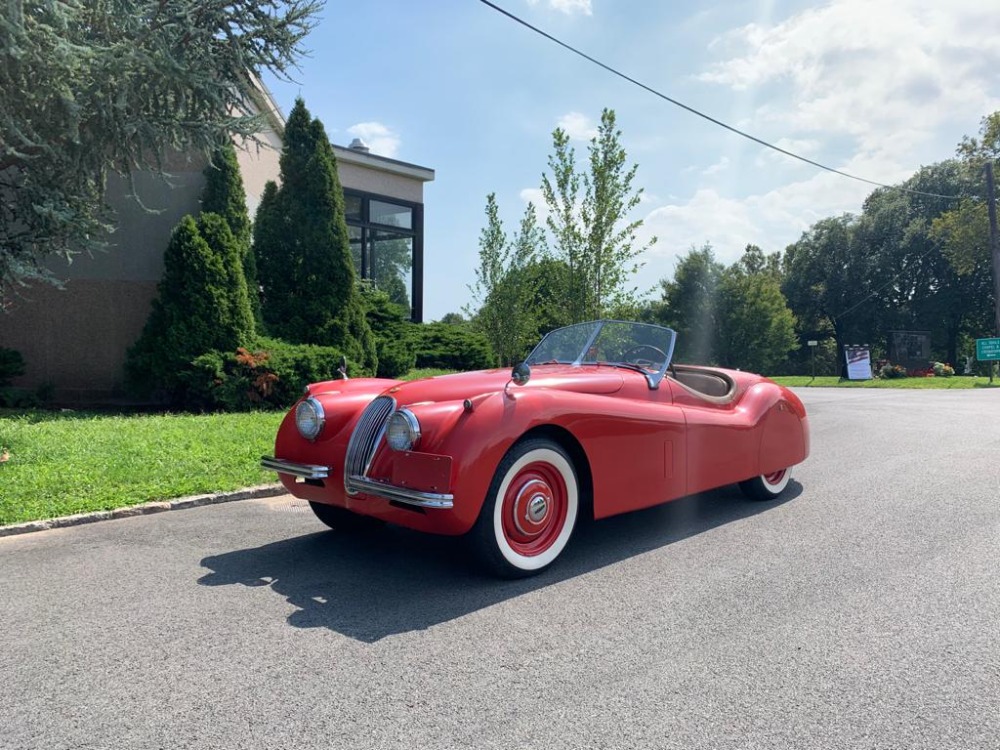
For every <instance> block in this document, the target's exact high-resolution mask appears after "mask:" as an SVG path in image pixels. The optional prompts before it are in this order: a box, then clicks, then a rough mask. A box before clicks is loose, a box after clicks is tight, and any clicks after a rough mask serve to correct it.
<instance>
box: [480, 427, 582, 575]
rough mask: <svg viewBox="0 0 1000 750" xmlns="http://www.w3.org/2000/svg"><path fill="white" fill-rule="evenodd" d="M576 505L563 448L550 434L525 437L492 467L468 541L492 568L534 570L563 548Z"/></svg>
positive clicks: (575, 488) (517, 571)
mask: <svg viewBox="0 0 1000 750" xmlns="http://www.w3.org/2000/svg"><path fill="white" fill-rule="evenodd" d="M579 507H580V483H579V481H578V479H577V475H576V469H575V467H574V466H573V460H572V459H571V458H570V457H569V455H568V454H567V453H566V451H564V450H563V449H562V448H561V447H560V446H559V445H558V444H557V443H554V442H552V441H551V440H545V439H537V438H535V439H529V440H525V441H523V442H521V443H518V444H517V445H515V446H514V447H513V448H511V449H510V451H508V453H507V455H506V456H504V458H503V460H502V461H501V462H500V465H499V466H498V467H497V470H496V473H495V474H494V475H493V481H492V482H491V483H490V488H489V491H488V492H487V494H486V500H485V502H484V503H483V507H482V509H481V510H480V513H479V519H478V520H477V521H476V525H475V527H474V528H473V533H472V542H473V544H475V545H476V552H477V554H478V555H479V556H480V558H481V559H482V561H483V562H484V563H485V565H486V567H487V568H488V569H489V570H490V571H492V572H493V573H496V574H497V575H500V576H503V577H505V578H522V577H524V576H530V575H534V574H536V573H539V572H541V571H542V570H544V569H545V568H547V567H548V566H549V565H551V564H552V563H553V562H554V561H555V560H556V558H558V557H559V555H560V554H561V553H562V551H563V550H564V549H565V548H566V545H567V544H568V543H569V539H570V537H571V536H572V534H573V529H574V527H575V526H576V519H577V515H578V511H579Z"/></svg>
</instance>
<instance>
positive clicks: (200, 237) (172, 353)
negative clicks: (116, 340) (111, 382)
mask: <svg viewBox="0 0 1000 750" xmlns="http://www.w3.org/2000/svg"><path fill="white" fill-rule="evenodd" d="M163 264H164V270H163V278H162V280H161V281H160V284H159V286H158V287H157V298H156V299H155V300H154V301H153V308H152V311H151V312H150V315H149V319H148V320H147V321H146V326H145V328H143V331H142V334H141V335H140V337H139V340H138V341H136V343H135V344H134V345H133V346H132V347H131V348H130V349H129V351H128V354H127V357H126V362H125V370H126V376H127V379H128V381H129V383H130V384H131V386H132V387H133V388H134V389H135V390H137V391H138V392H139V393H142V394H146V395H148V394H150V393H154V392H157V391H162V392H163V393H165V394H166V395H168V396H169V397H171V398H172V399H174V400H183V395H184V394H183V390H184V382H183V379H182V378H181V377H180V374H181V373H183V371H184V370H185V369H186V368H187V367H189V366H190V363H191V362H192V360H194V359H195V357H198V356H200V355H201V354H204V353H205V352H208V351H211V350H213V349H214V350H221V351H228V350H233V351H235V349H236V348H237V347H239V346H245V345H247V344H249V343H250V342H251V341H252V340H253V338H254V335H255V331H254V326H253V317H252V314H251V312H250V306H249V299H248V297H247V289H246V281H245V280H244V278H243V269H242V265H241V263H240V258H239V249H238V247H237V244H236V242H235V240H234V239H233V236H232V232H230V231H229V226H228V225H227V224H226V222H225V221H224V220H223V219H222V217H220V216H218V215H217V214H202V216H201V217H199V219H198V221H197V222H196V221H195V220H194V219H193V218H191V217H190V216H185V217H184V218H183V219H181V221H180V223H179V224H178V225H177V227H176V228H175V229H174V232H173V235H172V236H171V238H170V244H169V245H168V247H167V251H166V253H165V254H164V257H163Z"/></svg>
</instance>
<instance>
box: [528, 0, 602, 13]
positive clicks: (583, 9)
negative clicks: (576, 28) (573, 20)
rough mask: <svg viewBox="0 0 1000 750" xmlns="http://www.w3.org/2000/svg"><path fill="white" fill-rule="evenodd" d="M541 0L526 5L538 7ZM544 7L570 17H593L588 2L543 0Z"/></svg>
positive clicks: (533, 0) (581, 0) (529, 0)
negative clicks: (577, 15)
mask: <svg viewBox="0 0 1000 750" xmlns="http://www.w3.org/2000/svg"><path fill="white" fill-rule="evenodd" d="M541 1H542V0H528V5H538V3H539V2H541ZM544 2H545V5H547V6H548V7H550V8H552V9H553V10H558V11H560V12H561V13H565V14H566V15H567V16H571V15H573V14H574V13H582V14H583V15H585V16H590V15H593V13H594V10H593V8H592V7H591V4H590V0H544Z"/></svg>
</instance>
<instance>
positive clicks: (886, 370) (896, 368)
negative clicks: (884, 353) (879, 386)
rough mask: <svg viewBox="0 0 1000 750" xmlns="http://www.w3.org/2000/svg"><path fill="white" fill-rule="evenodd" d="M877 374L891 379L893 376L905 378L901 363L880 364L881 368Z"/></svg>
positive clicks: (904, 370)
mask: <svg viewBox="0 0 1000 750" xmlns="http://www.w3.org/2000/svg"><path fill="white" fill-rule="evenodd" d="M879 376H880V377H883V378H886V379H887V380H891V379H894V378H905V377H906V368H905V367H903V366H902V365H894V364H892V363H889V364H886V365H883V366H882V369H881V370H879Z"/></svg>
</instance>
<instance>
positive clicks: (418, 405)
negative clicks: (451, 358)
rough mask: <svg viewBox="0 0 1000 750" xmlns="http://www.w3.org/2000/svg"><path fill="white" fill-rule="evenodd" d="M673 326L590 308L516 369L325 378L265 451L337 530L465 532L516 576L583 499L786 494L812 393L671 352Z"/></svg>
mask: <svg viewBox="0 0 1000 750" xmlns="http://www.w3.org/2000/svg"><path fill="white" fill-rule="evenodd" d="M675 338H676V335H675V333H674V332H673V331H672V330H670V329H668V328H661V327H660V326H654V325H645V324H640V323H628V322H622V321H595V322H590V323H580V324H577V325H572V326H568V327H566V328H560V329H558V330H555V331H552V332H551V333H549V334H548V335H547V336H545V338H543V339H542V341H541V342H540V343H539V344H538V346H536V347H535V349H534V350H533V351H532V352H531V355H530V356H529V357H528V359H527V360H525V362H524V363H522V364H520V365H518V366H517V367H515V368H514V370H513V372H511V371H510V370H484V371H479V372H466V373H457V374H454V375H443V376H439V377H433V378H426V379H424V380H415V381H412V382H401V381H395V380H384V379H375V378H365V379H352V380H347V379H343V380H331V381H327V382H324V383H316V384H314V385H310V386H308V387H307V388H306V393H305V395H304V396H303V397H302V399H301V400H300V401H299V402H298V404H296V405H295V407H294V408H293V409H292V410H291V411H290V412H289V413H288V415H286V417H285V419H284V421H283V422H282V424H281V427H280V428H279V430H278V435H277V438H276V440H275V447H274V450H275V456H274V457H273V458H272V457H267V456H265V457H264V458H263V459H262V460H261V464H262V465H263V466H264V467H265V468H268V469H272V470H274V471H276V472H278V476H279V477H280V478H281V482H282V483H283V484H284V486H285V487H286V488H287V489H288V491H289V492H291V493H292V494H293V495H295V496H296V497H300V498H304V499H306V500H308V501H309V504H310V505H311V506H312V509H313V511H314V512H315V513H316V515H317V516H318V517H319V519H320V520H321V521H323V522H324V523H326V524H327V525H329V526H331V527H333V528H337V529H339V528H351V527H357V526H358V525H359V523H360V522H361V521H363V520H367V521H369V522H370V521H371V520H372V519H377V520H381V521H388V522H391V523H395V524H399V525H401V526H407V527H409V528H412V529H417V530H419V531H426V532H431V533H436V534H452V535H455V534H469V535H470V539H471V541H472V542H473V548H474V550H475V552H476V553H477V554H478V555H479V556H480V557H481V558H482V560H483V562H484V563H485V564H486V566H487V567H488V568H489V569H490V570H492V571H493V572H495V573H497V574H499V575H502V576H507V577H519V576H526V575H531V574H533V573H537V572H539V571H541V570H543V569H544V568H546V567H547V566H548V565H550V564H551V563H552V562H553V561H554V560H556V558H557V557H559V555H560V553H561V552H562V551H563V550H564V549H565V548H566V545H567V543H568V542H569V540H570V537H571V536H572V534H573V528H574V526H575V525H576V522H577V519H578V518H579V517H581V514H586V515H587V516H590V517H593V518H605V517H607V516H613V515H615V514H617V513H626V512H628V511H632V510H637V509H639V508H646V507H648V506H651V505H656V504H658V503H663V502H665V501H667V500H673V499H675V498H679V497H683V496H685V495H691V494H694V493H697V492H702V491H704V490H708V489H712V488H715V487H720V486H722V485H727V484H732V483H737V482H738V483H739V485H740V487H741V488H742V489H743V491H744V492H745V493H746V494H747V495H748V496H749V497H751V498H753V499H755V500H768V499H771V498H775V497H777V496H778V495H780V494H781V493H782V492H783V491H784V490H785V488H786V487H787V486H788V481H789V477H790V476H791V471H792V467H793V466H795V465H796V464H798V463H800V462H801V461H802V460H803V459H805V458H806V456H807V455H808V454H809V423H808V420H807V418H806V412H805V409H804V407H803V406H802V402H801V401H800V400H799V398H798V397H797V396H796V395H795V394H794V393H792V392H791V391H789V390H788V389H786V388H784V387H782V386H779V385H777V384H776V383H774V382H772V381H770V380H768V379H766V378H763V377H761V376H759V375H753V374H750V373H747V372H739V371H731V370H722V369H717V368H710V367H693V366H689V365H672V364H671V361H670V359H671V355H672V354H673V350H674V342H675Z"/></svg>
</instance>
